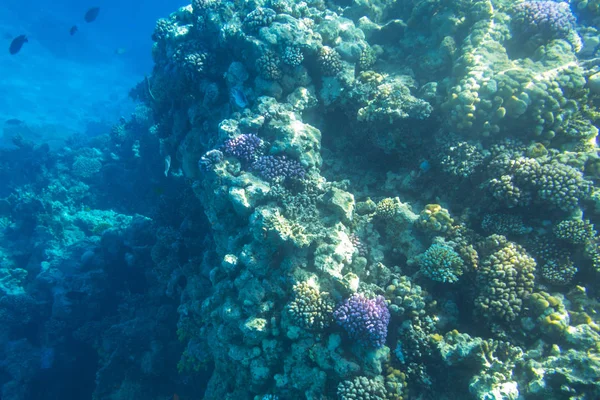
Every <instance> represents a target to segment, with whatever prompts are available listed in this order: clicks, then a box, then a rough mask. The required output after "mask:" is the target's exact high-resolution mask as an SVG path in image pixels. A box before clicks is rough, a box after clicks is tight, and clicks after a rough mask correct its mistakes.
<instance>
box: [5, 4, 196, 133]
mask: <svg viewBox="0 0 600 400" xmlns="http://www.w3.org/2000/svg"><path fill="white" fill-rule="evenodd" d="M184 4H185V2H182V1H158V0H157V1H150V2H134V1H114V0H111V1H102V2H98V3H93V2H92V3H87V2H80V1H61V0H59V1H39V2H38V1H29V2H23V1H19V0H5V1H3V2H2V7H1V8H0V47H1V48H2V49H8V46H9V44H10V42H11V40H12V38H13V37H16V36H17V35H21V34H26V35H27V37H28V39H29V43H25V45H24V46H23V49H22V50H21V52H19V53H18V54H17V55H15V56H11V55H10V54H8V51H5V50H2V51H0V93H2V95H1V96H0V121H4V120H6V119H11V118H17V119H20V120H23V121H26V122H27V123H28V124H29V125H30V127H33V129H35V131H36V132H37V133H38V134H39V135H43V136H44V137H48V136H52V138H54V137H55V136H59V137H60V136H62V135H63V134H65V133H74V132H85V131H86V130H87V129H88V126H89V125H90V123H94V122H95V123H98V122H101V123H105V124H108V125H110V124H111V123H113V122H115V121H116V120H118V118H119V117H120V116H128V115H129V113H130V112H131V111H132V109H133V104H132V102H131V100H130V99H129V98H128V96H127V93H128V91H129V89H130V88H131V87H133V86H134V85H135V83H137V82H138V81H140V80H141V79H142V78H143V77H144V75H146V74H149V73H150V72H151V70H152V57H151V53H150V49H151V45H152V41H151V39H150V36H151V34H152V30H153V29H154V25H155V23H156V20H157V19H158V18H159V17H161V16H165V15H168V14H169V13H170V12H172V11H173V10H174V9H176V8H177V7H179V6H181V5H184ZM92 6H100V13H99V15H98V18H97V19H96V21H94V22H92V23H86V22H85V21H84V19H83V16H84V14H85V12H86V11H87V9H88V8H89V7H92ZM73 25H77V26H78V28H79V31H78V32H77V33H76V34H75V35H73V36H70V35H69V29H70V28H71V26H73ZM121 53H122V54H121Z"/></svg>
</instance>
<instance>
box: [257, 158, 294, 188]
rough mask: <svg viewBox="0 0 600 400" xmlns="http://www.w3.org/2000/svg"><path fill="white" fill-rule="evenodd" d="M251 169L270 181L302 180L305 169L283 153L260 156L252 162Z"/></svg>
mask: <svg viewBox="0 0 600 400" xmlns="http://www.w3.org/2000/svg"><path fill="white" fill-rule="evenodd" d="M252 169H253V170H254V171H256V172H257V173H258V174H259V175H260V176H261V177H262V178H264V179H266V180H268V181H271V182H273V181H283V180H287V179H291V180H302V179H304V178H305V177H306V170H305V169H304V167H303V166H302V164H300V163H299V162H298V161H296V160H291V159H289V158H287V157H286V156H283V155H281V156H261V157H259V158H258V159H257V160H256V161H255V162H254V163H253V164H252Z"/></svg>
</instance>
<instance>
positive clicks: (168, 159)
mask: <svg viewBox="0 0 600 400" xmlns="http://www.w3.org/2000/svg"><path fill="white" fill-rule="evenodd" d="M170 169H171V156H166V157H165V176H169V170H170Z"/></svg>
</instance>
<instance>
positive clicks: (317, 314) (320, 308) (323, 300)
mask: <svg viewBox="0 0 600 400" xmlns="http://www.w3.org/2000/svg"><path fill="white" fill-rule="evenodd" d="M293 290H294V298H293V300H292V301H291V302H290V303H289V304H288V305H287V307H286V310H287V312H288V314H289V315H290V317H291V319H292V321H293V322H294V324H295V325H297V326H300V327H302V328H305V329H310V330H323V329H325V328H326V327H328V326H329V324H330V323H331V321H332V318H333V308H334V306H335V304H334V302H333V299H332V298H331V296H330V295H329V293H326V292H323V293H321V292H320V291H319V289H318V288H316V287H315V286H314V285H311V284H310V283H309V282H300V283H297V284H296V285H294V289H293Z"/></svg>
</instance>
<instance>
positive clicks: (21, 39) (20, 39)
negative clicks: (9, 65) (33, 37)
mask: <svg viewBox="0 0 600 400" xmlns="http://www.w3.org/2000/svg"><path fill="white" fill-rule="evenodd" d="M27 42H29V40H27V36H25V35H19V36H17V37H16V38H14V39H13V41H12V42H11V43H10V47H9V48H8V51H9V52H10V54H13V55H14V54H17V53H18V52H19V50H21V47H23V44H25V43H27Z"/></svg>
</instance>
